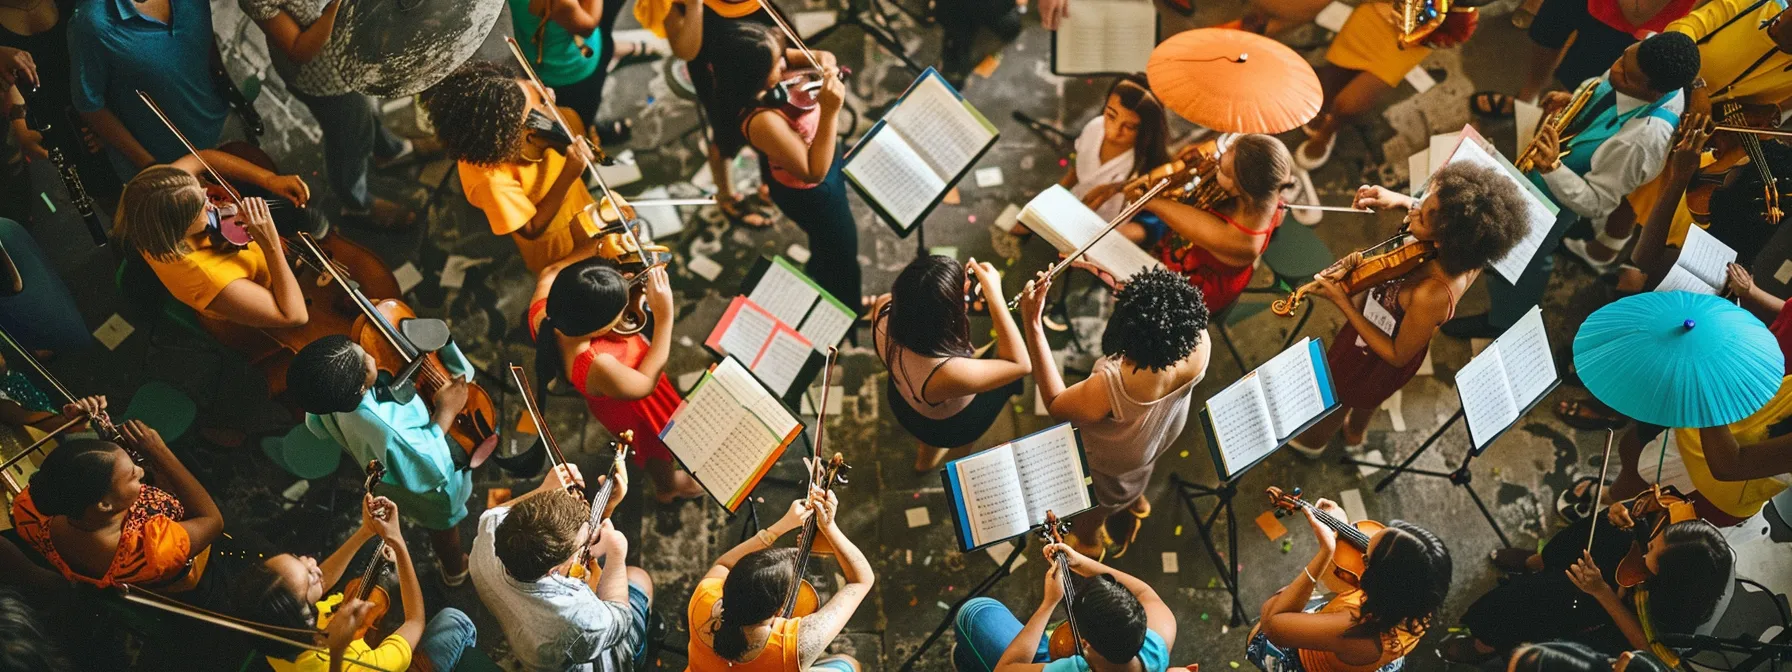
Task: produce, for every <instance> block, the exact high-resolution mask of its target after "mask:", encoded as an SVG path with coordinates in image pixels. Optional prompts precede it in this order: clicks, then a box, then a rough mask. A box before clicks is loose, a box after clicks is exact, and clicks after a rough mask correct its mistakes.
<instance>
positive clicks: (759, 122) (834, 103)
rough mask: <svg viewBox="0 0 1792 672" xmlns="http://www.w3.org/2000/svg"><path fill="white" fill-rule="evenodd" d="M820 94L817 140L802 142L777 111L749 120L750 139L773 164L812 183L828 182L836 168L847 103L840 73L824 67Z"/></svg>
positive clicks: (757, 114) (760, 114)
mask: <svg viewBox="0 0 1792 672" xmlns="http://www.w3.org/2000/svg"><path fill="white" fill-rule="evenodd" d="M822 73H823V74H822V85H821V91H819V92H817V93H816V96H815V97H816V102H817V103H818V104H819V105H820V106H821V119H820V121H819V122H817V123H816V126H815V139H814V140H812V141H809V142H804V141H803V136H800V135H797V132H796V129H793V128H791V127H790V124H789V123H787V122H786V121H785V120H784V116H783V115H782V114H779V113H777V112H773V111H769V110H762V111H760V112H758V113H756V114H754V115H753V116H752V118H751V119H749V120H748V121H747V139H748V140H749V141H750V142H752V143H753V146H754V147H756V148H758V149H759V150H760V151H762V152H764V153H765V155H766V156H767V157H769V158H770V159H771V160H772V161H773V162H774V163H776V164H778V165H779V166H781V167H783V168H784V170H786V171H788V172H789V173H790V174H792V175H795V176H797V178H798V179H801V180H802V181H804V182H807V183H809V184H820V183H821V181H822V180H825V179H827V177H828V171H829V170H830V169H832V168H833V166H834V142H835V140H837V139H838V138H839V136H838V135H837V134H836V133H835V132H834V128H835V123H836V120H837V119H838V118H839V116H840V115H839V112H840V105H841V104H842V103H843V102H844V101H845V100H846V98H845V96H846V85H845V84H843V83H841V82H840V71H839V69H838V68H834V67H823V68H822Z"/></svg>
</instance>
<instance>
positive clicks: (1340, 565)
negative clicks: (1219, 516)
mask: <svg viewBox="0 0 1792 672" xmlns="http://www.w3.org/2000/svg"><path fill="white" fill-rule="evenodd" d="M1267 490H1268V492H1269V503H1270V504H1271V505H1273V506H1275V507H1276V517H1277V518H1281V517H1284V516H1286V515H1288V514H1290V513H1293V512H1295V511H1303V510H1304V511H1310V512H1312V513H1313V518H1314V519H1316V520H1318V521H1319V522H1320V523H1322V524H1324V525H1325V526H1326V527H1329V528H1331V530H1332V532H1333V533H1335V534H1337V535H1338V541H1339V542H1341V543H1339V544H1338V548H1337V550H1336V551H1335V552H1333V553H1332V573H1331V575H1329V576H1327V577H1326V580H1327V582H1328V583H1329V582H1330V581H1331V580H1333V579H1336V580H1337V581H1339V582H1341V583H1342V584H1343V585H1344V586H1345V587H1348V588H1355V587H1358V586H1361V585H1362V581H1363V570H1364V569H1365V565H1366V562H1365V559H1366V557H1367V556H1368V554H1369V539H1370V538H1371V537H1374V536H1375V533H1376V532H1380V531H1382V529H1384V528H1386V527H1387V526H1386V525H1382V524H1381V523H1377V522H1375V521H1373V520H1359V521H1356V522H1355V523H1350V522H1345V521H1343V520H1339V519H1338V518H1336V517H1334V516H1332V514H1329V513H1326V512H1324V511H1321V510H1319V509H1318V508H1316V507H1314V506H1313V505H1312V504H1311V503H1309V502H1308V501H1307V500H1304V499H1301V493H1300V488H1295V489H1293V490H1290V491H1287V492H1283V491H1282V489H1281V488H1278V487H1275V486H1273V485H1272V486H1269V488H1268V489H1267ZM1331 587H1333V588H1334V589H1336V586H1331Z"/></svg>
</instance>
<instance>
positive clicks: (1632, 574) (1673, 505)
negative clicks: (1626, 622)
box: [1614, 484, 1698, 588]
mask: <svg viewBox="0 0 1792 672" xmlns="http://www.w3.org/2000/svg"><path fill="white" fill-rule="evenodd" d="M1621 504H1623V505H1624V506H1625V507H1626V508H1627V509H1628V510H1629V513H1630V519H1631V520H1632V521H1634V522H1635V524H1636V525H1638V526H1641V527H1644V528H1646V529H1648V530H1649V533H1648V535H1646V536H1638V537H1637V540H1636V541H1635V542H1633V543H1631V545H1630V552H1629V553H1626V554H1625V555H1624V559H1623V560H1620V561H1619V562H1618V569H1617V571H1616V572H1615V576H1616V578H1617V582H1618V585H1619V586H1621V587H1624V588H1634V587H1636V586H1638V585H1640V584H1641V583H1642V582H1644V581H1647V580H1649V577H1650V576H1651V573H1650V572H1649V564H1648V561H1647V560H1646V559H1645V557H1644V556H1646V555H1648V553H1649V542H1651V541H1653V540H1654V539H1655V537H1657V536H1660V535H1661V533H1662V531H1663V530H1666V529H1667V528H1668V526H1669V525H1673V524H1674V523H1681V522H1685V521H1688V520H1692V519H1694V518H1697V517H1698V513H1697V512H1696V511H1694V510H1693V505H1692V502H1691V501H1690V500H1688V499H1686V497H1685V496H1684V495H1681V494H1680V491H1679V490H1677V489H1675V488H1674V487H1673V486H1671V485H1669V486H1664V485H1660V484H1656V485H1655V486H1654V487H1652V488H1650V489H1649V490H1645V491H1643V493H1642V494H1640V495H1637V496H1636V497H1634V498H1631V499H1630V501H1628V502H1621ZM1614 506H1616V504H1614Z"/></svg>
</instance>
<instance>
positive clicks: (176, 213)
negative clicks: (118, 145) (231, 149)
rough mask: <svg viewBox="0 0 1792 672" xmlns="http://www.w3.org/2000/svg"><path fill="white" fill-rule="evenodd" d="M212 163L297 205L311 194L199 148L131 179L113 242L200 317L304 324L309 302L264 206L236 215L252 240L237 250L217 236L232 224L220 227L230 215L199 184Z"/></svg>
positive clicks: (247, 202) (290, 179)
mask: <svg viewBox="0 0 1792 672" xmlns="http://www.w3.org/2000/svg"><path fill="white" fill-rule="evenodd" d="M201 159H203V163H202V162H201ZM207 164H209V165H211V166H212V167H213V168H216V169H217V171H218V172H219V173H220V174H221V175H223V176H224V178H225V179H227V180H231V181H233V182H240V183H243V184H251V185H255V186H259V187H261V188H263V189H266V190H267V191H269V192H272V193H274V194H277V195H279V196H281V197H284V198H285V199H287V200H290V201H291V202H292V203H293V204H295V205H300V206H303V205H304V204H305V203H306V201H308V200H310V197H311V190H310V188H309V187H307V186H306V185H305V181H304V180H301V179H299V178H298V177H297V176H295V175H275V174H274V173H272V172H270V171H267V170H264V169H262V168H260V167H258V166H256V165H254V164H252V163H250V162H248V161H245V160H243V159H239V158H237V157H235V156H232V155H230V154H226V153H224V152H219V151H214V150H200V153H199V157H197V158H196V157H194V156H192V155H188V156H183V157H181V158H180V159H177V160H175V162H174V163H172V164H168V165H160V166H150V167H148V168H145V169H143V172H140V173H137V176H136V177H133V178H131V181H130V182H129V183H128V184H126V185H125V188H124V194H123V195H122V196H120V197H119V204H118V215H117V217H116V221H115V222H114V224H113V228H112V235H113V237H114V238H116V239H118V241H119V242H120V243H122V244H124V246H125V247H127V248H129V249H132V250H135V251H136V252H137V253H138V254H141V255H143V259H144V260H145V261H147V262H149V266H150V268H151V269H153V270H154V271H155V274H156V277H158V278H160V279H161V281H162V284H163V285H164V286H166V287H167V288H168V291H169V293H171V294H173V295H174V298H176V299H179V300H180V302H181V303H184V304H187V305H188V306H190V307H192V308H193V310H195V311H198V312H199V314H201V315H204V316H206V317H210V318H214V319H218V320H222V321H225V322H230V323H234V324H239V325H242V326H246V327H257V328H280V327H297V326H302V325H304V324H305V322H306V321H307V320H308V319H309V315H308V313H307V312H306V307H305V298H304V297H303V296H301V295H300V293H299V282H298V279H297V278H296V276H294V275H293V269H292V267H291V266H290V265H289V264H288V263H287V261H286V255H285V254H284V243H283V242H282V240H281V239H280V233H279V231H277V230H276V229H275V225H274V217H273V215H272V214H271V211H270V210H269V209H268V203H267V201H266V200H263V199H261V198H253V197H250V198H244V199H243V202H242V206H241V208H240V209H241V212H238V213H236V216H237V218H238V220H239V221H241V223H242V226H244V227H245V228H247V229H248V232H249V238H250V242H249V244H248V245H246V246H243V247H242V248H240V249H239V248H237V247H235V246H234V245H231V244H230V243H229V242H227V241H225V240H224V239H223V238H222V237H221V234H220V232H219V231H220V227H223V226H235V224H233V223H231V222H221V223H220V222H219V221H218V219H217V218H219V217H222V216H223V215H224V214H226V213H222V212H221V211H220V206H218V205H217V204H214V203H213V202H212V201H210V200H208V199H207V198H206V192H205V188H204V187H203V186H202V185H201V184H200V183H199V174H200V173H201V172H202V171H204V170H205V165H207Z"/></svg>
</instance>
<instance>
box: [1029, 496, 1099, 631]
mask: <svg viewBox="0 0 1792 672" xmlns="http://www.w3.org/2000/svg"><path fill="white" fill-rule="evenodd" d="M1066 527H1069V525H1067V524H1065V523H1064V521H1061V520H1058V514H1057V513H1054V512H1053V511H1052V510H1051V509H1046V511H1045V526H1044V527H1041V528H1039V536H1040V538H1041V539H1043V540H1045V543H1047V544H1062V543H1064V528H1066ZM1015 552H1016V553H1018V552H1019V551H1018V550H1016V551H1015ZM1052 562H1053V563H1055V564H1056V565H1057V568H1058V584H1059V585H1060V586H1061V587H1062V588H1063V589H1064V622H1063V623H1060V624H1058V627H1056V628H1053V629H1052V636H1051V640H1050V643H1048V644H1047V645H1046V651H1047V654H1046V655H1047V656H1048V657H1050V658H1051V659H1052V660H1062V659H1065V658H1069V657H1071V656H1073V655H1074V656H1076V657H1078V658H1081V659H1083V660H1088V658H1087V657H1085V656H1084V655H1083V635H1082V633H1081V631H1079V630H1077V627H1076V612H1074V611H1071V610H1070V605H1072V604H1074V603H1075V602H1076V586H1075V585H1073V584H1072V583H1071V581H1070V576H1071V574H1070V558H1069V557H1068V556H1066V555H1065V554H1064V553H1063V552H1058V553H1054V554H1052Z"/></svg>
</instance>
